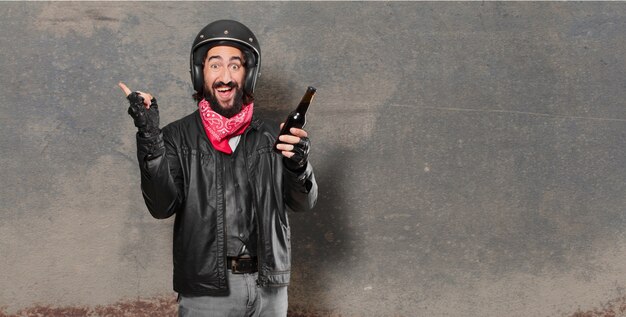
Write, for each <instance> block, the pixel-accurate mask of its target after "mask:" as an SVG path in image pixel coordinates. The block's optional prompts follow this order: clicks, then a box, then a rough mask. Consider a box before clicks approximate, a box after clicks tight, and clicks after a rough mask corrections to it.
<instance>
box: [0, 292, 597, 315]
mask: <svg viewBox="0 0 626 317" xmlns="http://www.w3.org/2000/svg"><path fill="white" fill-rule="evenodd" d="M177 315H178V304H177V303H176V297H175V296H162V297H154V298H148V299H137V300H126V301H119V302H117V303H114V304H111V305H106V306H95V307H76V306H64V307H53V306H51V305H36V306H33V307H27V308H24V309H21V310H19V311H18V312H16V313H15V314H9V313H7V312H6V308H4V307H0V317H61V316H62V317H161V316H172V317H174V316H177ZM287 317H342V315H340V314H337V313H333V312H330V311H313V310H310V309H305V308H301V307H295V308H292V309H290V310H289V311H288V312H287ZM344 317H347V316H344ZM577 317H578V316H577ZM585 317H586V316H585Z"/></svg>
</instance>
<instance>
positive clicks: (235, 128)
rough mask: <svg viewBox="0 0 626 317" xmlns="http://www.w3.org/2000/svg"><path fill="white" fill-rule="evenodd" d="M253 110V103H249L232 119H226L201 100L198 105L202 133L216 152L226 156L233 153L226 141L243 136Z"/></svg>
mask: <svg viewBox="0 0 626 317" xmlns="http://www.w3.org/2000/svg"><path fill="white" fill-rule="evenodd" d="M253 108H254V103H252V102H251V103H249V104H247V105H244V106H243V108H242V109H241V111H240V112H239V113H238V114H236V115H234V116H233V117H232V118H226V117H224V116H222V115H221V114H219V113H217V112H215V111H213V109H211V106H210V105H209V102H208V101H206V100H204V99H202V101H200V102H199V103H198V109H200V118H202V125H203V126H204V131H205V132H206V135H207V137H209V140H210V141H211V144H213V147H214V148H215V149H216V150H218V151H220V152H224V153H226V154H232V153H233V150H232V149H231V148H230V145H229V144H228V140H229V139H230V138H232V137H234V136H237V135H241V134H243V132H244V131H245V130H246V128H247V127H248V126H249V125H250V122H251V121H252V111H253Z"/></svg>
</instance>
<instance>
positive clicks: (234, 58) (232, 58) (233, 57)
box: [207, 55, 243, 63]
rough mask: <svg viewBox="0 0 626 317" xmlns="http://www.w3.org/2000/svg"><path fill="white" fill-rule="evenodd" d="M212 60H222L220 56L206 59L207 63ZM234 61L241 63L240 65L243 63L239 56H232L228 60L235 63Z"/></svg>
mask: <svg viewBox="0 0 626 317" xmlns="http://www.w3.org/2000/svg"><path fill="white" fill-rule="evenodd" d="M212 59H219V60H222V56H220V55H213V56H209V57H208V58H207V61H210V60H212ZM235 60H238V61H240V62H242V63H243V59H242V58H241V57H240V56H232V57H231V58H230V61H235Z"/></svg>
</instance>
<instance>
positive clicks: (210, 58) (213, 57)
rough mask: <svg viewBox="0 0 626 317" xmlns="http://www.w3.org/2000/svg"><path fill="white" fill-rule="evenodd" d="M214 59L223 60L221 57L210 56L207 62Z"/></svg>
mask: <svg viewBox="0 0 626 317" xmlns="http://www.w3.org/2000/svg"><path fill="white" fill-rule="evenodd" d="M212 59H222V57H221V56H219V55H213V56H209V58H207V59H206V60H207V61H210V60H212Z"/></svg>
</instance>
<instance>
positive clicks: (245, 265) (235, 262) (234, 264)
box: [226, 256, 259, 274]
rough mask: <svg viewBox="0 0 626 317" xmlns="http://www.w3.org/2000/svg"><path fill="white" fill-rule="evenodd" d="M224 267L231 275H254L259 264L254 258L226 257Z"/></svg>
mask: <svg viewBox="0 0 626 317" xmlns="http://www.w3.org/2000/svg"><path fill="white" fill-rule="evenodd" d="M226 267H228V269H229V270H231V271H232V272H233V274H244V273H254V272H258V271H259V262H258V260H257V257H256V256H253V257H240V258H237V257H227V258H226Z"/></svg>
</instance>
